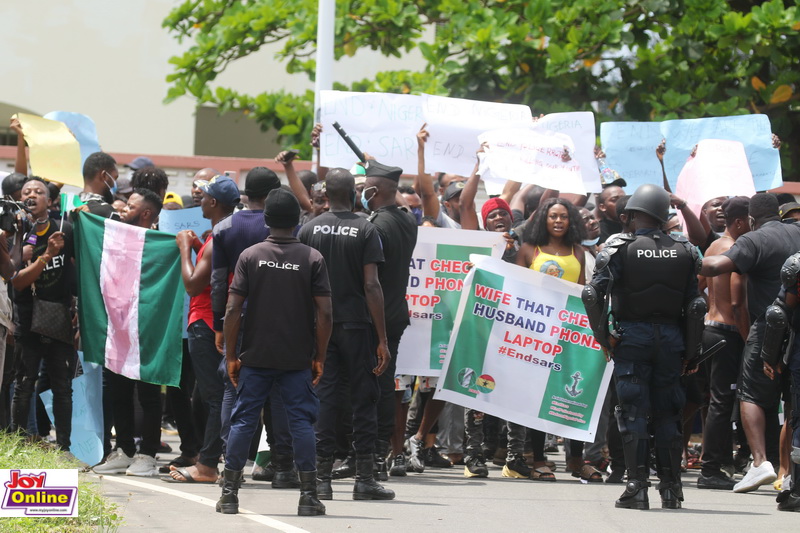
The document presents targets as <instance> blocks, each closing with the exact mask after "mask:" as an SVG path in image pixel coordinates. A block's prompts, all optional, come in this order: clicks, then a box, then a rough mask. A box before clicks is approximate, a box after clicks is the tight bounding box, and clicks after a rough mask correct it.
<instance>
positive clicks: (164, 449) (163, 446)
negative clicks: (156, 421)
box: [156, 440, 172, 453]
mask: <svg viewBox="0 0 800 533" xmlns="http://www.w3.org/2000/svg"><path fill="white" fill-rule="evenodd" d="M156 453H172V446H170V445H169V444H167V443H166V442H164V441H163V440H162V441H160V442H159V443H158V450H156Z"/></svg>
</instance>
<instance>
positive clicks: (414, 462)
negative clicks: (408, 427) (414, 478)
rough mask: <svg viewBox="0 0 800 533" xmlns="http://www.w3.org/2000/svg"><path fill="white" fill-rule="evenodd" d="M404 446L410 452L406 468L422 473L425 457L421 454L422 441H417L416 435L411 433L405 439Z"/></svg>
mask: <svg viewBox="0 0 800 533" xmlns="http://www.w3.org/2000/svg"><path fill="white" fill-rule="evenodd" d="M406 446H407V447H408V453H409V454H410V457H409V458H408V467H409V468H408V469H409V470H411V471H413V472H417V473H418V474H421V473H423V472H424V471H425V458H424V457H423V455H422V450H423V446H422V442H420V441H418V440H417V437H416V436H414V435H412V436H411V437H410V438H409V439H408V440H407V441H406Z"/></svg>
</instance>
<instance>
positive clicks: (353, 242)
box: [299, 211, 383, 323]
mask: <svg viewBox="0 0 800 533" xmlns="http://www.w3.org/2000/svg"><path fill="white" fill-rule="evenodd" d="M299 237H300V241H301V242H302V243H304V244H307V245H309V246H311V247H312V248H316V249H317V250H319V251H320V253H321V254H322V257H324V258H325V263H326V264H327V266H328V274H329V276H330V279H331V291H332V295H333V322H334V323H340V322H372V320H371V319H370V314H369V309H368V308H367V298H366V295H365V294H364V265H368V264H370V263H377V264H380V263H383V250H382V249H381V240H380V237H379V236H378V230H377V229H376V228H375V226H373V225H372V224H371V223H370V222H368V221H367V220H366V219H365V218H362V217H360V216H358V215H357V214H355V213H350V212H345V211H337V212H334V213H332V212H328V213H323V214H321V215H320V216H318V217H316V218H315V219H314V220H312V221H311V222H309V223H308V224H306V225H305V226H303V229H301V230H300V235H299Z"/></svg>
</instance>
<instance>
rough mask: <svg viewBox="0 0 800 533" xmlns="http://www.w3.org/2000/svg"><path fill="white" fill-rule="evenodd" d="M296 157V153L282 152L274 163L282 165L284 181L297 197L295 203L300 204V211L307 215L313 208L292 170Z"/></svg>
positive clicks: (303, 186) (304, 188)
mask: <svg viewBox="0 0 800 533" xmlns="http://www.w3.org/2000/svg"><path fill="white" fill-rule="evenodd" d="M296 156H297V152H293V151H291V150H284V151H283V152H281V153H279V154H278V156H277V157H276V158H275V162H276V163H280V164H281V165H283V170H284V172H286V179H287V180H288V181H289V187H291V189H292V192H293V193H294V195H295V196H296V197H297V201H298V202H300V209H301V211H305V212H307V213H308V212H310V211H311V210H312V209H313V207H312V206H311V198H309V196H308V191H307V190H306V187H305V185H303V182H302V181H300V178H299V177H298V176H297V172H296V171H295V169H294V158H295V157H296Z"/></svg>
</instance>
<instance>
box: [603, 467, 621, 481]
mask: <svg viewBox="0 0 800 533" xmlns="http://www.w3.org/2000/svg"><path fill="white" fill-rule="evenodd" d="M606 483H612V484H620V483H625V470H624V469H619V468H617V469H616V470H615V469H613V468H612V469H611V473H610V474H609V475H608V477H607V478H606Z"/></svg>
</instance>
